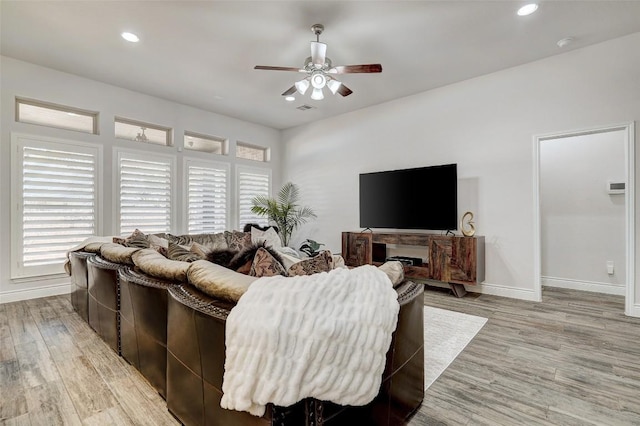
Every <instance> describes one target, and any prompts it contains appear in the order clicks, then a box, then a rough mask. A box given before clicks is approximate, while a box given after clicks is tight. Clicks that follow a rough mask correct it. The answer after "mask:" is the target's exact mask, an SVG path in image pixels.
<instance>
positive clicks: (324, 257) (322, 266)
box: [287, 250, 333, 277]
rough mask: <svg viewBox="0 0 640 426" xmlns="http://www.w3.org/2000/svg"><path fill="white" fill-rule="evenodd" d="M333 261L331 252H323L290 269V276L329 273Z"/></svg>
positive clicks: (297, 263) (295, 264)
mask: <svg viewBox="0 0 640 426" xmlns="http://www.w3.org/2000/svg"><path fill="white" fill-rule="evenodd" d="M332 262H333V259H332V257H331V252H330V251H329V250H323V251H321V252H320V253H319V254H318V255H317V256H314V257H312V258H310V259H305V260H301V261H300V262H296V263H294V264H293V265H291V266H290V267H289V270H288V271H287V272H288V273H289V276H291V277H293V276H296V275H311V274H317V273H319V272H329V271H330V270H331V266H332Z"/></svg>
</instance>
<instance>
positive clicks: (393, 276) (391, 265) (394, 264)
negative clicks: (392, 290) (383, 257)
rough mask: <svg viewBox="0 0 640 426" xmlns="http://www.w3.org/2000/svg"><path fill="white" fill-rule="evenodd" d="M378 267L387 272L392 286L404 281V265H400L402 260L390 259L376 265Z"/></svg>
mask: <svg viewBox="0 0 640 426" xmlns="http://www.w3.org/2000/svg"><path fill="white" fill-rule="evenodd" d="M378 269H380V270H381V271H383V272H384V273H385V274H387V276H388V277H389V279H390V280H391V284H393V287H396V286H397V285H398V284H400V283H401V282H402V281H404V267H403V266H402V262H398V261H397V260H390V261H388V262H385V263H383V264H382V265H380V266H378Z"/></svg>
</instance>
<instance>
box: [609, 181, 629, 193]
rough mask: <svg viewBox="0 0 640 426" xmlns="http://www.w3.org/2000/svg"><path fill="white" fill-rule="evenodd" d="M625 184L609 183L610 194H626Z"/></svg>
mask: <svg viewBox="0 0 640 426" xmlns="http://www.w3.org/2000/svg"><path fill="white" fill-rule="evenodd" d="M624 190H625V184H624V182H607V192H608V193H609V194H624Z"/></svg>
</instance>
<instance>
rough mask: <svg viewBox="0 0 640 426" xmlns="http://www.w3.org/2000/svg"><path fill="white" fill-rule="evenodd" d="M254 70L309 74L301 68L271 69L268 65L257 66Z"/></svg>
mask: <svg viewBox="0 0 640 426" xmlns="http://www.w3.org/2000/svg"><path fill="white" fill-rule="evenodd" d="M253 69H254V70H268V71H295V72H307V71H305V70H303V69H300V68H295V67H271V66H268V65H256V66H255V67H253Z"/></svg>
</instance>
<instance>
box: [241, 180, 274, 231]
mask: <svg viewBox="0 0 640 426" xmlns="http://www.w3.org/2000/svg"><path fill="white" fill-rule="evenodd" d="M270 187H271V173H270V172H269V171H257V170H243V169H239V170H238V225H239V229H242V228H243V227H244V225H246V224H247V223H257V224H259V225H260V226H266V225H268V224H269V220H268V218H267V217H264V216H258V215H256V214H255V213H252V212H251V207H252V206H253V203H252V200H253V198H254V197H256V196H258V195H263V196H266V197H268V196H269V194H270V191H269V188H270Z"/></svg>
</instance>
